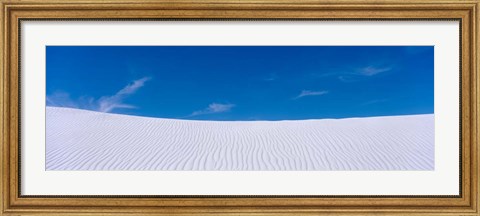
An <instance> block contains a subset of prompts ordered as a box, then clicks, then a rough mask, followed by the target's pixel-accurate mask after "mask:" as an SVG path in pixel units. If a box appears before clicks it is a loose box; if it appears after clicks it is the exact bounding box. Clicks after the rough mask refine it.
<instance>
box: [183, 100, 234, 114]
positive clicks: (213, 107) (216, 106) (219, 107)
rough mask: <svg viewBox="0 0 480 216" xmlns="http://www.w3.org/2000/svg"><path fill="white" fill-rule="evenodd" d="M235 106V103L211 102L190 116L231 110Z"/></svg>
mask: <svg viewBox="0 0 480 216" xmlns="http://www.w3.org/2000/svg"><path fill="white" fill-rule="evenodd" d="M233 107H235V104H230V103H227V104H221V103H211V104H209V105H208V107H207V108H205V109H203V110H198V111H195V112H193V113H192V114H190V115H189V117H193V116H199V115H206V114H214V113H224V112H229V111H230V110H232V108H233Z"/></svg>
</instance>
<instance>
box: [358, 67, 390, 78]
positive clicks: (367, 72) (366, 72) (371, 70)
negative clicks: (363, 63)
mask: <svg viewBox="0 0 480 216" xmlns="http://www.w3.org/2000/svg"><path fill="white" fill-rule="evenodd" d="M391 69H392V68H391V67H374V66H368V67H364V68H361V69H360V70H359V74H360V75H363V76H374V75H377V74H380V73H383V72H387V71H390V70H391Z"/></svg>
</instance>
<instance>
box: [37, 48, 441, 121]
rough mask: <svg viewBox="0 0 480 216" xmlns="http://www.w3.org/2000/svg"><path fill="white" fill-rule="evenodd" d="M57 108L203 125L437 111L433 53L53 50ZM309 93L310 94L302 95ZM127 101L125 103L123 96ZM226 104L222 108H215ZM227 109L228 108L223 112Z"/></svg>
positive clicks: (51, 94)
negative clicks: (106, 103)
mask: <svg viewBox="0 0 480 216" xmlns="http://www.w3.org/2000/svg"><path fill="white" fill-rule="evenodd" d="M46 51H47V92H46V94H47V97H48V99H49V100H48V101H47V105H49V106H66V107H76V108H81V109H91V110H98V103H99V101H100V100H101V98H102V97H103V98H106V97H113V95H115V94H116V93H118V92H119V91H120V90H121V89H122V88H125V86H127V85H129V84H132V82H133V81H135V80H139V79H142V78H146V77H147V78H149V80H148V81H145V82H144V83H143V86H141V87H138V89H135V90H136V91H134V92H132V93H129V94H127V95H123V96H122V99H121V103H122V104H124V105H128V107H129V108H128V107H125V108H115V109H113V110H111V111H109V112H112V113H121V114H128V115H139V116H152V117H162V118H182V119H201V120H286V119H320V118H347V117H366V116H388V115H407V114H427V113H433V112H434V109H433V107H434V101H433V95H434V53H433V52H434V47H433V46H143V47H142V46H47V50H46ZM302 91H303V93H304V94H302ZM117 99H118V98H117ZM211 104H220V106H223V107H220V109H212V108H210V109H209V108H208V106H209V105H211ZM217 108H218V107H217Z"/></svg>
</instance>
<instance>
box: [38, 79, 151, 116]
mask: <svg viewBox="0 0 480 216" xmlns="http://www.w3.org/2000/svg"><path fill="white" fill-rule="evenodd" d="M150 79H151V78H150V77H143V78H141V79H138V80H134V81H133V82H131V83H130V84H128V85H126V86H125V87H123V88H122V89H120V90H119V91H118V92H117V93H115V94H114V95H110V96H103V97H100V98H99V99H98V100H96V99H94V98H93V97H88V96H82V97H80V98H78V99H77V100H73V99H71V98H70V94H68V93H67V92H61V91H58V92H55V93H53V94H51V95H48V96H47V101H46V102H47V106H57V107H71V108H79V109H88V110H95V111H99V112H111V111H112V110H114V109H119V108H123V109H133V108H136V106H134V105H130V104H126V103H124V100H125V99H126V98H127V97H128V96H130V95H132V94H134V93H135V92H136V91H137V90H138V89H140V88H141V87H143V86H144V85H145V82H147V81H149V80H150Z"/></svg>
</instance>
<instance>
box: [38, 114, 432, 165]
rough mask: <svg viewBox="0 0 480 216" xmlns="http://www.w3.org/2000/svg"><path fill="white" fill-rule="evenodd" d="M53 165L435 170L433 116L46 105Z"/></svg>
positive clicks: (49, 162)
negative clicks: (167, 115)
mask: <svg viewBox="0 0 480 216" xmlns="http://www.w3.org/2000/svg"><path fill="white" fill-rule="evenodd" d="M46 121H47V128H46V131H47V132H46V133H47V136H46V169H47V170H177V171H180V170H183V171H193V170H211V171H213V170H224V171H241V170H244V171H247V170H249V171H253V170H258V171H282V170H285V171H297V170H318V171H320V170H433V169H434V115H433V114H427V115H406V116H387V117H368V118H347V119H320V120H292V121H290V120H289V121H193V120H178V119H162V118H149V117H138V116H128V115H119V114H108V113H100V112H94V111H86V110H79V109H72V108H58V107H47V117H46Z"/></svg>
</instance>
